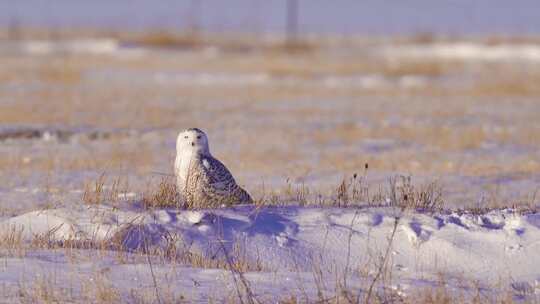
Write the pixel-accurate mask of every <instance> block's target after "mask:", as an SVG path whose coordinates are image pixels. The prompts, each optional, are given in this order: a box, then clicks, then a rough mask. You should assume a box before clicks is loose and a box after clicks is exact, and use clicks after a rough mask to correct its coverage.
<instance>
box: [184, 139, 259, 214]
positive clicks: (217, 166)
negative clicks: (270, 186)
mask: <svg viewBox="0 0 540 304" xmlns="http://www.w3.org/2000/svg"><path fill="white" fill-rule="evenodd" d="M175 174H176V184H177V189H178V192H179V194H180V196H181V198H182V199H183V200H184V203H185V204H186V205H187V206H188V207H192V208H216V207H220V206H223V205H226V206H230V205H233V204H247V203H252V202H253V201H252V199H251V197H250V195H249V194H248V193H247V192H246V191H245V190H244V189H242V188H241V187H240V186H238V185H237V184H236V181H235V180H234V177H233V176H232V174H231V173H230V172H229V170H228V169H227V167H225V165H224V164H222V163H221V162H220V161H219V160H217V159H215V158H214V157H213V156H212V155H211V154H210V151H209V148H208V139H207V137H206V134H204V132H202V131H201V130H199V129H187V130H185V131H182V132H180V134H179V135H178V139H177V143H176V160H175Z"/></svg>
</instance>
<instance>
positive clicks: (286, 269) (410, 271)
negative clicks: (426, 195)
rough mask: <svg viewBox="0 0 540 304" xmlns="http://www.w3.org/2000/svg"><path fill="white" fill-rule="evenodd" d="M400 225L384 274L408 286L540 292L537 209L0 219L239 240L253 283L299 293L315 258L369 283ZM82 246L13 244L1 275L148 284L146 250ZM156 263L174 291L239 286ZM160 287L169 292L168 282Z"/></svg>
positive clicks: (194, 296) (148, 236)
mask: <svg viewBox="0 0 540 304" xmlns="http://www.w3.org/2000/svg"><path fill="white" fill-rule="evenodd" d="M394 227H395V235H394V237H393V239H392V242H391V245H390V253H391V259H390V262H389V265H390V270H391V271H392V280H393V281H392V282H391V284H390V285H389V286H390V288H393V289H394V291H396V292H397V293H398V294H400V295H401V296H402V297H407V296H411V295H412V292H413V291H414V290H416V289H417V288H422V287H425V286H433V284H435V283H436V282H438V280H439V279H440V275H439V274H440V273H443V274H444V275H445V276H446V278H447V279H448V282H449V283H448V284H450V285H449V286H450V287H449V288H450V289H452V288H456V289H459V288H460V287H459V286H460V285H459V282H460V281H461V283H463V282H462V281H463V279H457V278H465V279H466V280H475V281H478V282H480V284H481V285H482V286H485V288H486V292H488V293H489V292H491V293H497V292H500V291H501V290H504V288H507V289H508V290H512V291H513V292H514V293H515V294H519V295H521V296H524V297H525V299H529V300H530V299H533V300H534V299H538V297H539V296H540V286H539V282H540V264H539V263H538V258H537V256H538V252H539V250H540V215H539V214H537V213H529V214H518V213H516V212H515V211H513V210H510V209H504V210H495V211H491V212H489V213H486V214H472V213H459V212H452V213H450V212H448V213H439V214H429V213H423V212H416V211H410V210H407V211H402V210H400V209H398V208H393V207H377V208H376V207H365V208H328V207H326V208H318V207H298V206H285V207H283V206H282V207H270V206H268V207H257V206H237V207H234V208H224V209H216V210H189V211H188V210H176V209H158V210H144V209H136V208H133V207H130V208H127V207H125V208H118V207H110V206H106V205H101V206H79V207H76V206H73V207H70V208H59V209H47V210H40V211H32V212H29V213H25V214H22V215H18V216H14V217H11V218H8V219H6V220H4V221H3V222H2V223H0V228H1V230H0V231H2V233H3V234H9V233H12V232H13V231H20V232H21V238H22V240H23V241H24V242H31V241H32V240H33V239H34V238H35V237H36V236H37V235H40V236H43V235H46V236H47V237H48V238H49V241H51V242H54V241H58V242H63V241H68V240H69V241H73V240H77V241H90V242H92V243H98V242H105V243H108V242H111V243H112V242H115V241H120V242H121V244H122V245H123V247H122V248H123V250H125V251H126V253H127V254H128V253H131V254H137V253H140V250H144V251H145V252H155V251H153V250H154V249H161V250H164V249H166V248H168V246H170V245H171V242H174V245H175V246H176V248H183V250H185V251H186V252H190V253H192V254H198V255H201V256H204V257H207V258H211V257H213V258H218V257H223V258H226V257H227V256H228V255H230V256H236V254H238V251H239V252H241V256H242V258H243V259H245V260H246V261H247V262H248V263H249V264H252V265H255V264H257V265H259V268H260V271H255V270H249V271H247V272H246V273H245V279H246V280H247V281H248V282H249V284H250V285H251V288H252V289H253V292H254V295H255V296H256V297H260V298H264V299H268V298H269V299H274V300H275V299H277V298H276V297H278V296H279V295H293V294H296V295H297V296H303V297H307V298H308V299H315V298H316V297H317V293H316V292H315V291H316V290H317V287H316V283H317V282H316V278H315V276H314V273H317V272H315V271H314V270H317V269H320V273H321V275H322V276H324V280H323V281H324V282H325V284H326V287H325V288H327V289H328V290H327V292H331V290H332V288H334V287H335V284H336V282H337V281H339V280H341V278H344V277H345V278H347V282H348V284H349V285H350V286H354V287H353V288H356V289H354V290H356V291H358V290H360V291H362V290H363V291H365V290H366V289H365V287H367V286H366V285H367V284H366V282H369V281H370V280H371V279H372V278H373V277H374V275H375V273H376V272H377V265H378V263H379V259H380V258H381V257H382V256H384V253H385V252H386V249H387V248H388V246H389V245H388V244H389V239H390V237H391V235H392V232H393V230H394ZM173 236H175V237H173ZM171 240H173V241H171ZM111 250H112V249H111ZM81 251H87V252H88V254H89V255H90V256H92V255H99V256H100V257H101V258H100V259H89V260H87V261H86V262H81V263H77V262H73V261H71V262H70V261H69V259H68V258H66V257H65V256H64V255H65V253H62V252H61V251H60V252H59V251H55V250H49V251H47V250H42V251H38V253H32V254H28V255H26V256H24V257H10V256H6V257H4V258H3V259H2V268H3V271H1V272H0V273H1V275H0V276H1V277H0V280H1V281H2V282H4V284H7V285H9V284H13V285H15V284H17V283H18V282H20V280H21V279H22V278H24V277H33V276H35V275H36V273H38V274H40V275H44V274H47V273H49V274H50V273H53V272H54V274H55V277H56V282H58V284H60V285H62V284H67V282H69V276H70V275H73V272H75V273H77V274H79V275H82V276H85V275H86V276H89V275H90V274H91V273H92V271H93V270H96V269H98V270H99V271H103V270H104V269H106V272H107V278H108V280H109V281H110V283H111V284H112V285H113V286H115V288H118V289H119V290H121V291H122V294H123V295H125V294H127V293H128V291H129V290H130V289H137V288H138V287H141V288H142V287H143V286H146V287H144V288H148V286H152V283H151V274H150V272H149V265H148V264H147V263H146V262H145V261H144V260H143V261H132V262H124V263H122V262H119V261H117V260H115V259H114V258H113V257H114V254H113V251H111V252H110V253H107V252H109V251H107V250H105V251H104V250H103V249H101V250H98V249H97V248H96V249H85V250H82V249H81ZM92 252H94V253H92ZM225 253H226V255H225ZM64 266H65V267H64ZM152 266H153V267H154V269H153V271H154V272H155V275H156V277H157V279H158V280H166V278H167V282H168V283H167V284H169V286H173V287H174V288H173V289H174V290H175V292H178V293H185V292H187V291H189V295H186V294H184V296H188V298H190V299H191V300H193V301H201V302H204V301H206V300H208V299H210V298H213V299H223V298H226V297H234V294H232V295H231V294H230V292H231V290H234V283H233V282H234V279H233V276H234V275H235V274H234V273H233V272H231V271H228V270H225V269H211V268H210V269H209V268H193V267H191V265H178V264H175V263H172V262H167V261H156V262H154V263H153V264H152ZM70 269H71V270H70ZM361 273H367V275H364V276H363V275H361ZM453 279H456V281H455V282H454V283H452V280H453ZM62 282H64V283H62ZM231 284H233V285H231ZM497 284H499V285H497ZM501 284H502V285H501ZM300 285H302V286H303V288H304V289H306V290H309V292H307V293H306V295H300V294H298V293H299V290H300V289H299V288H300ZM495 285H497V286H499V287H500V286H502V289H499V288H495V287H493V286H495ZM160 286H161V285H160ZM231 286H233V287H231ZM161 288H162V292H164V291H163V289H164V288H165V286H164V285H163V286H162V287H161ZM231 288H232V289H231ZM209 296H210V298H209Z"/></svg>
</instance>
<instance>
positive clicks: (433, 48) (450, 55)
mask: <svg viewBox="0 0 540 304" xmlns="http://www.w3.org/2000/svg"><path fill="white" fill-rule="evenodd" d="M381 51H382V53H383V54H384V55H385V56H387V57H389V58H396V57H398V58H403V57H405V58H417V59H418V58H431V59H443V60H452V59H453V60H466V61H487V62H500V61H503V62H504V61H525V62H531V63H538V62H540V45H538V44H522V45H516V44H500V45H485V44H480V43H474V42H454V43H442V42H440V43H433V44H426V45H419V44H411V45H400V46H391V47H385V48H383V49H382V50H381Z"/></svg>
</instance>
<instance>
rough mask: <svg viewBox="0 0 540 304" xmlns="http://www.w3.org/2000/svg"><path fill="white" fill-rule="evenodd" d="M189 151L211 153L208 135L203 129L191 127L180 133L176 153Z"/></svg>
mask: <svg viewBox="0 0 540 304" xmlns="http://www.w3.org/2000/svg"><path fill="white" fill-rule="evenodd" d="M187 152H191V153H194V154H204V155H210V149H209V148H208V137H207V136H206V134H205V133H204V132H203V131H201V130H199V129H197V128H190V129H186V130H184V131H181V132H180V134H178V138H177V139H176V153H177V154H180V153H187Z"/></svg>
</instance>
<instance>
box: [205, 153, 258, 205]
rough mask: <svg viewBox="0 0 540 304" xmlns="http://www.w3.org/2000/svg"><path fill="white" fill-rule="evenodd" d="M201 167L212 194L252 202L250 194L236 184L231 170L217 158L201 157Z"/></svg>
mask: <svg viewBox="0 0 540 304" xmlns="http://www.w3.org/2000/svg"><path fill="white" fill-rule="evenodd" d="M202 167H203V168H204V170H205V173H206V176H207V181H208V185H209V186H210V188H211V189H212V191H213V192H214V194H218V195H221V196H224V197H228V200H231V199H232V200H234V201H238V202H244V203H250V202H252V199H251V197H250V195H249V194H248V193H247V192H246V191H245V190H244V189H242V188H240V187H239V186H238V185H237V184H236V181H235V180H234V177H233V176H232V174H231V172H229V170H228V169H227V167H225V165H224V164H223V163H221V162H220V161H219V160H217V159H215V158H203V159H202Z"/></svg>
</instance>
